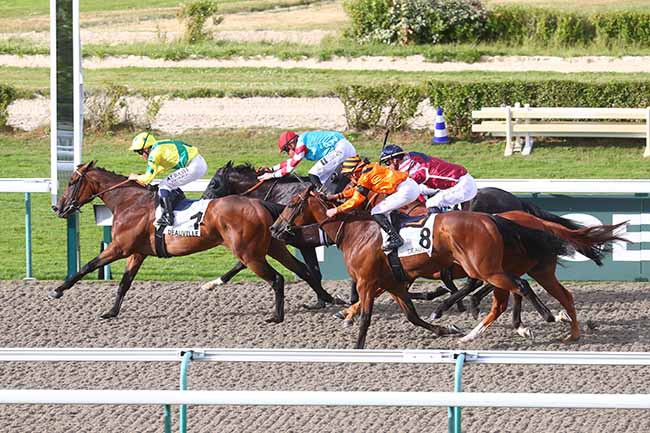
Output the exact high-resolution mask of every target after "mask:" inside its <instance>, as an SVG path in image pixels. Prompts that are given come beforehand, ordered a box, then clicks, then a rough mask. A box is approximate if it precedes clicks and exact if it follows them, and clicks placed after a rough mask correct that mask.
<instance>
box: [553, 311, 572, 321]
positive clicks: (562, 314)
mask: <svg viewBox="0 0 650 433" xmlns="http://www.w3.org/2000/svg"><path fill="white" fill-rule="evenodd" d="M555 321H556V322H565V323H571V322H572V320H571V317H569V314H568V313H567V312H566V311H564V310H562V311H560V312H559V313H557V316H555Z"/></svg>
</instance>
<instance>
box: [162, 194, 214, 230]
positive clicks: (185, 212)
mask: <svg viewBox="0 0 650 433" xmlns="http://www.w3.org/2000/svg"><path fill="white" fill-rule="evenodd" d="M208 204H210V200H181V201H180V202H179V203H177V204H176V206H175V207H174V226H173V227H172V226H167V227H165V230H164V232H163V233H164V234H166V235H169V236H185V237H191V236H201V223H202V222H203V217H204V216H205V210H206V209H207V207H208ZM161 214H162V209H161V208H160V207H159V206H158V207H156V219H155V220H154V221H157V220H158V218H160V215H161Z"/></svg>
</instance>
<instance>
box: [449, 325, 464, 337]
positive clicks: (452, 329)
mask: <svg viewBox="0 0 650 433" xmlns="http://www.w3.org/2000/svg"><path fill="white" fill-rule="evenodd" d="M462 333H463V330H462V329H461V328H460V327H459V326H456V325H447V334H446V335H455V334H462Z"/></svg>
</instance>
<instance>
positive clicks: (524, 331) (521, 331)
mask: <svg viewBox="0 0 650 433" xmlns="http://www.w3.org/2000/svg"><path fill="white" fill-rule="evenodd" d="M516 331H517V334H519V335H520V336H522V337H524V338H529V339H531V340H532V339H533V331H531V330H530V329H528V328H525V327H523V326H520V327H519V328H517V330H516Z"/></svg>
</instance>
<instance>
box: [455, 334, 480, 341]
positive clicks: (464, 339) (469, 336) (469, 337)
mask: <svg viewBox="0 0 650 433" xmlns="http://www.w3.org/2000/svg"><path fill="white" fill-rule="evenodd" d="M475 338H476V337H474V336H472V335H469V334H468V335H466V336H464V337H463V338H459V339H458V341H460V342H461V343H469V342H470V341H472V340H474V339H475Z"/></svg>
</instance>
